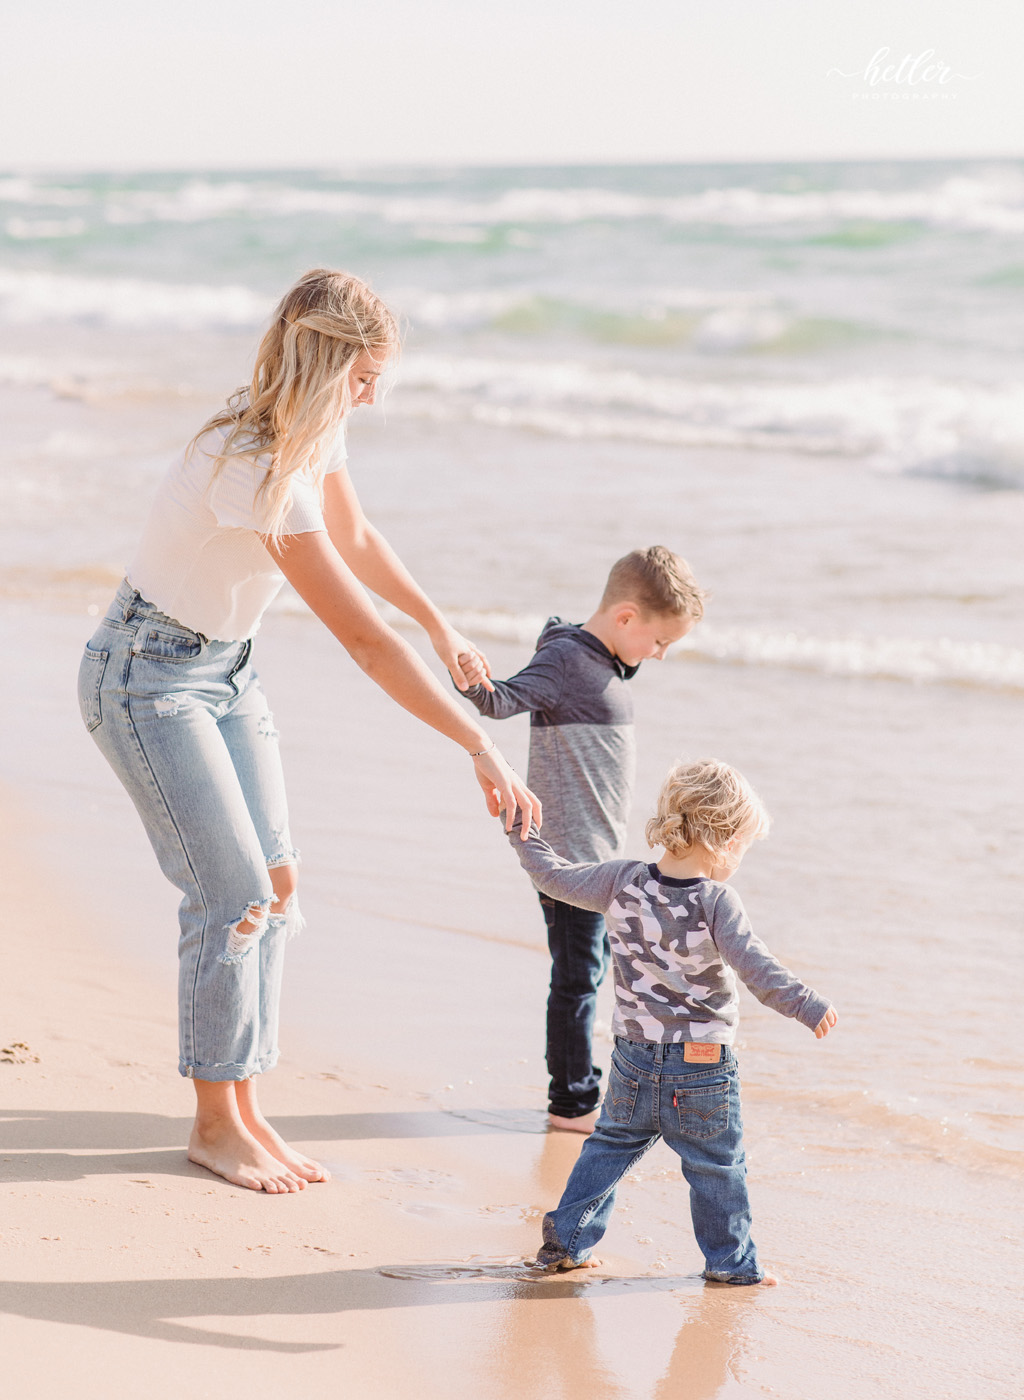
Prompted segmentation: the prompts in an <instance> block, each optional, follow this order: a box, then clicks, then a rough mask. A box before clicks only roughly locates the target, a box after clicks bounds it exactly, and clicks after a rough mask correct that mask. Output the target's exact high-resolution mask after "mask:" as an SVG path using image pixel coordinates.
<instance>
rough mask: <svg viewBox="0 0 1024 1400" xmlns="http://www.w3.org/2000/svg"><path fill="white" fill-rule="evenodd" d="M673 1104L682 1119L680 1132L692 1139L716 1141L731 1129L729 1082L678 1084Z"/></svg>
mask: <svg viewBox="0 0 1024 1400" xmlns="http://www.w3.org/2000/svg"><path fill="white" fill-rule="evenodd" d="M672 1102H673V1103H674V1104H675V1108H676V1112H677V1114H678V1116H679V1131H680V1132H681V1133H682V1134H683V1135H684V1136H685V1137H689V1138H712V1137H717V1136H718V1134H719V1133H724V1132H725V1130H726V1129H727V1128H728V1126H729V1081H728V1079H722V1080H718V1081H717V1082H715V1083H711V1084H709V1083H707V1082H705V1083H703V1084H694V1085H693V1086H692V1087H690V1086H687V1085H685V1084H676V1085H674V1086H673V1090H672Z"/></svg>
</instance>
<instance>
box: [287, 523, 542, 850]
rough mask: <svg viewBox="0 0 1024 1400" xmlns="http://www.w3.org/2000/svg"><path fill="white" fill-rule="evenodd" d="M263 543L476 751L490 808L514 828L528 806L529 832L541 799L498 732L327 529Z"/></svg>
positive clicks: (424, 712) (327, 620)
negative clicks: (388, 619)
mask: <svg viewBox="0 0 1024 1400" xmlns="http://www.w3.org/2000/svg"><path fill="white" fill-rule="evenodd" d="M263 543H264V544H265V545H266V547H267V550H268V551H269V553H270V554H271V556H272V557H273V559H274V560H275V561H276V562H277V565H278V567H279V568H280V570H281V572H282V573H283V574H284V576H285V578H286V579H287V580H288V582H289V583H290V584H291V585H292V587H293V588H294V589H295V591H296V593H298V594H299V596H300V597H301V598H302V599H304V601H305V602H306V603H308V604H309V606H310V607H311V608H312V609H313V611H314V612H315V613H316V615H317V617H319V618H320V620H321V622H323V623H324V624H325V625H326V626H327V627H328V628H329V629H330V630H331V631H332V632H333V633H334V635H335V636H336V637H337V639H338V641H339V642H340V643H341V644H342V646H343V647H344V648H345V650H346V651H347V652H348V654H349V655H350V656H351V657H352V659H353V661H355V662H356V664H357V665H358V666H359V667H361V668H362V670H363V671H365V672H366V674H367V675H368V676H369V677H370V679H371V680H372V681H375V682H376V683H377V685H379V686H380V687H381V688H382V689H383V690H386V691H387V693H388V694H389V695H390V696H391V698H392V699H393V700H396V701H397V702H398V704H399V705H401V706H402V708H403V709H406V710H408V711H409V713H410V714H412V715H415V716H416V718H417V719H421V720H423V722H424V724H429V725H430V727H431V728H432V729H436V730H437V731H438V733H439V734H444V735H445V737H446V738H448V739H451V740H453V742H454V743H456V744H459V745H460V746H461V747H462V748H464V749H465V750H466V752H467V753H468V754H473V755H475V754H478V752H479V750H481V749H487V750H488V752H487V753H485V754H482V755H481V756H479V757H474V759H473V766H474V768H475V770H476V777H477V782H478V783H479V784H480V786H481V787H482V788H483V790H484V795H485V797H486V799H487V810H488V811H489V812H490V813H491V815H492V816H497V814H498V812H499V811H500V810H501V808H502V807H504V808H505V827H506V830H510V829H511V826H512V823H513V821H514V820H515V815H516V809H517V808H519V809H521V810H522V813H523V833H524V835H523V839H524V840H525V839H526V836H527V834H528V833H529V830H530V817H531V815H532V818H533V821H534V823H535V824H536V825H537V826H539V825H540V821H541V805H540V802H539V801H538V799H537V798H536V797H534V795H533V793H532V792H531V791H530V789H529V788H528V787H527V786H526V784H525V783H524V782H523V781H522V780H521V779H520V778H519V777H518V775H517V774H516V773H515V772H513V770H512V769H511V768H510V767H509V765H508V764H507V763H506V761H505V759H504V758H503V757H502V756H501V754H500V753H499V752H498V750H497V749H496V748H493V747H491V739H490V738H489V737H488V735H487V734H485V732H484V731H483V730H482V729H481V728H480V726H479V724H477V723H476V722H475V720H473V719H472V718H471V716H469V715H468V714H466V712H465V711H464V710H463V709H462V708H461V707H460V706H459V705H456V703H455V701H454V700H452V699H451V698H450V697H449V695H448V694H447V693H446V692H445V691H444V690H442V688H441V686H440V685H439V684H438V683H437V681H436V680H435V679H434V677H433V676H432V675H431V673H430V671H429V670H428V669H427V667H426V666H425V665H424V664H423V662H422V661H421V660H420V658H419V657H418V656H417V655H416V653H415V652H414V651H413V649H412V647H411V646H409V644H408V643H407V642H405V641H403V639H402V638H401V637H399V636H398V635H397V633H395V632H393V631H392V630H391V628H390V627H388V626H387V625H386V624H385V623H384V622H382V621H381V619H380V618H379V617H378V615H377V613H376V610H375V609H374V607H373V604H372V603H371V602H370V600H369V598H368V597H367V596H366V594H365V593H364V592H363V590H362V589H361V588H360V587H359V584H358V583H357V582H356V580H355V578H354V577H353V574H352V570H351V569H349V567H348V565H347V564H346V563H345V561H344V559H342V557H341V555H340V554H339V553H338V551H337V549H335V547H334V545H333V543H332V542H331V540H330V538H329V537H328V536H327V535H326V534H325V533H324V532H323V531H314V532H311V533H309V534H302V535H285V536H280V537H277V538H275V537H272V536H264V538H263Z"/></svg>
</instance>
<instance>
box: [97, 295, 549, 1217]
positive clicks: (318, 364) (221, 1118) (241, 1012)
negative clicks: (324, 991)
mask: <svg viewBox="0 0 1024 1400" xmlns="http://www.w3.org/2000/svg"><path fill="white" fill-rule="evenodd" d="M398 340H399V336H398V329H397V326H396V323H395V320H394V317H393V316H392V315H391V313H390V312H389V311H388V309H387V307H386V306H384V304H383V302H381V301H380V299H379V298H378V297H376V296H375V295H374V294H373V292H371V291H370V289H369V288H368V287H367V286H365V284H363V283H362V282H360V281H358V280H357V279H356V278H354V277H350V276H348V275H347V274H345V273H341V272H331V271H324V270H316V271H313V272H309V273H307V274H306V275H305V276H304V277H302V278H300V279H299V281H298V282H297V283H296V284H295V286H294V287H292V288H291V290H290V291H289V292H287V293H286V295H285V296H284V298H283V299H282V301H281V303H280V305H279V306H278V308H277V310H276V311H275V313H274V318H273V322H272V324H271V327H270V329H269V330H268V331H267V333H266V335H265V336H264V337H263V340H262V342H261V343H260V347H259V351H258V353H257V357H256V366H255V369H254V371H253V376H252V382H251V384H250V385H249V387H248V389H245V390H240V391H239V392H238V393H237V394H234V395H233V396H232V397H231V398H230V399H229V400H228V403H227V406H226V407H225V408H224V409H222V410H221V411H220V412H219V413H216V414H214V416H213V417H212V418H211V419H210V420H209V422H208V423H207V424H206V425H205V427H204V428H203V429H201V430H200V432H199V433H198V434H197V436H196V437H195V438H194V439H193V441H192V443H190V444H189V447H188V448H187V449H186V451H185V453H184V455H183V457H182V458H181V459H180V460H179V461H178V462H177V463H176V464H175V465H174V466H173V467H172V468H171V470H170V472H169V473H168V475H167V477H166V478H165V480H164V482H163V484H162V486H161V488H160V490H159V492H158V494H157V498H156V501H155V502H154V505H153V509H152V512H151V514H150V518H149V522H148V524H147V526H146V529H145V531H144V534H143V537H142V542H141V545H140V548H139V552H138V554H137V555H136V558H135V560H134V561H133V563H132V565H131V566H130V568H129V571H128V577H127V578H126V580H125V581H124V583H122V585H121V587H120V588H119V590H118V592H117V595H116V597H115V599H114V602H113V603H112V605H111V607H110V610H109V611H108V613H107V616H106V618H105V619H104V621H103V622H102V623H101V624H100V627H99V629H98V630H97V632H96V634H95V635H94V636H93V638H92V639H91V641H90V643H89V645H88V646H87V647H86V651H85V656H84V658H83V661H82V668H81V674H80V682H79V689H80V699H81V705H82V714H83V718H84V719H85V722H86V725H87V727H88V728H89V730H90V731H91V732H92V735H93V738H94V739H95V740H96V742H97V743H98V745H99V747H100V749H101V751H102V752H103V754H104V755H105V757H106V758H107V759H108V761H109V762H110V764H111V765H112V767H113V769H114V771H115V773H116V774H117V776H118V778H119V779H120V780H121V782H122V783H123V784H124V786H125V788H126V789H127V791H128V793H129V795H130V796H131V798H132V800H133V801H134V803H135V805H136V807H137V809H138V811H139V814H140V816H141V817H142V820H143V822H144V823H145V826H146V830H147V833H148V835H149V838H150V841H151V842H152V844H153V847H154V850H155V851H156V854H157V857H158V859H159V861H160V865H161V868H162V869H163V871H164V874H165V875H166V876H167V878H168V879H169V880H170V881H171V882H172V883H173V884H175V885H176V886H177V887H178V888H179V889H180V890H181V892H182V896H183V898H182V901H181V905H180V909H179V917H180V924H181V937H180V942H179V959H180V962H179V968H180V973H179V1011H180V1020H179V1030H180V1065H179V1068H180V1071H181V1073H182V1074H183V1075H185V1076H186V1077H188V1078H190V1079H191V1080H192V1082H193V1084H194V1087H195V1091H196V1118H195V1124H194V1126H193V1129H192V1134H191V1138H190V1141H189V1158H190V1160H191V1161H193V1162H197V1163H199V1164H200V1165H201V1166H204V1167H208V1168H209V1169H210V1170H211V1171H213V1172H216V1173H217V1174H218V1175H220V1176H223V1177H225V1178H226V1179H227V1180H228V1181H230V1182H233V1183H234V1184H235V1185H237V1186H247V1187H250V1188H251V1189H253V1190H256V1191H259V1190H263V1191H267V1192H270V1193H277V1192H289V1191H297V1190H301V1189H303V1188H304V1187H305V1185H306V1183H307V1182H309V1181H322V1180H325V1179H326V1173H325V1172H324V1171H323V1169H322V1168H321V1167H320V1166H319V1164H318V1163H316V1162H313V1161H311V1160H310V1159H309V1158H307V1157H304V1156H303V1155H302V1154H301V1153H298V1152H296V1151H294V1150H293V1149H292V1148H291V1147H289V1146H288V1145H287V1144H286V1143H285V1142H284V1141H283V1140H282V1139H281V1138H280V1137H279V1136H278V1134H277V1133H276V1132H275V1131H274V1130H273V1128H272V1127H271V1126H270V1124H269V1123H268V1122H267V1121H266V1119H265V1118H264V1117H263V1115H262V1114H261V1112H260V1109H259V1105H258V1103H257V1098H256V1083H255V1076H256V1075H257V1074H260V1073H262V1072H264V1071H266V1070H268V1069H271V1068H272V1067H273V1065H274V1064H275V1062H276V1059H277V1044H276V1036H277V1014H278V1002H279V998H280V988H281V971H282V961H283V954H284V943H285V939H286V938H287V936H288V935H289V934H294V933H296V932H297V931H298V929H299V927H300V926H301V920H300V915H299V912H298V905H297V903H296V897H295V892H296V887H297V883H298V881H297V872H296V853H295V851H294V849H293V848H292V845H291V838H290V836H289V833H288V815H287V808H286V803H285V794H284V784H283V778H282V773H281V765H280V758H279V754H278V746H277V735H276V732H275V730H274V726H273V721H272V718H271V715H270V711H269V710H268V708H267V702H266V699H265V697H264V695H263V691H262V690H261V688H260V683H259V680H258V678H257V676H256V673H255V671H254V670H253V669H252V665H251V662H250V653H251V650H252V638H253V636H254V634H255V632H256V630H257V628H258V626H259V622H260V618H261V616H262V614H263V612H264V610H265V609H266V607H267V605H268V604H269V603H270V602H271V600H272V599H273V597H274V596H275V594H276V593H277V591H278V589H279V588H280V587H281V584H282V583H283V581H284V579H285V578H287V579H288V580H289V582H290V583H291V584H292V585H293V586H294V587H295V589H296V591H297V592H298V593H299V594H300V595H301V596H302V597H303V598H304V599H305V601H306V602H307V603H308V604H309V606H310V607H311V608H312V609H313V611H314V612H315V613H316V614H317V615H318V616H319V617H320V618H321V620H322V621H323V622H324V623H326V625H327V626H328V627H329V628H330V630H331V631H332V632H333V633H334V635H335V636H336V637H337V638H338V640H339V641H340V642H341V644H342V646H344V647H345V649H346V650H347V651H348V652H349V654H350V655H351V656H352V657H353V658H354V660H355V661H356V662H357V663H358V664H359V665H360V666H361V667H362V669H363V670H364V671H365V672H366V673H367V675H369V676H370V677H371V678H372V679H373V680H374V681H376V683H377V684H378V685H380V686H381V687H382V688H383V689H384V690H385V691H387V693H388V694H389V695H390V696H391V697H392V698H393V699H395V700H397V701H398V703H399V704H400V705H402V706H404V708H405V709H407V710H409V711H410V713H412V714H414V715H415V716H416V717H417V718H418V719H421V720H423V721H424V722H425V723H426V724H429V725H430V726H431V727H432V728H434V729H436V730H438V731H439V732H440V733H442V734H444V735H446V736H447V737H448V738H450V739H452V740H453V741H454V742H455V743H457V744H459V745H461V747H462V748H463V749H465V750H466V752H467V753H468V754H469V755H470V757H471V758H472V761H473V763H474V766H475V769H476V777H477V780H478V781H479V783H480V785H481V787H482V788H483V790H484V793H485V795H486V800H487V806H488V809H489V811H490V812H491V813H492V814H496V813H497V812H498V811H499V810H500V808H501V807H504V808H505V812H506V822H507V824H509V826H510V825H511V823H512V820H513V818H514V816H515V812H516V809H517V807H518V806H521V807H522V810H523V816H524V827H523V829H524V832H525V831H528V830H529V825H530V818H531V816H532V818H533V819H534V821H536V822H539V820H540V804H539V803H538V802H537V801H536V799H535V798H534V797H533V795H532V794H531V793H530V792H529V790H528V789H527V788H526V787H524V785H523V784H522V782H521V781H520V780H519V779H518V778H517V777H516V775H515V774H514V773H513V772H512V770H511V769H510V768H509V766H508V764H507V763H506V762H505V760H504V759H503V758H502V757H501V755H500V754H499V753H498V751H497V749H496V748H495V746H494V744H493V742H492V741H491V740H490V739H488V737H487V735H486V734H485V733H484V731H483V730H482V729H481V728H480V726H479V725H478V724H477V723H476V722H475V721H474V720H472V719H471V718H469V716H468V715H466V714H465V713H463V711H462V710H461V709H460V708H459V707H458V706H457V705H456V703H455V702H454V700H452V699H451V698H450V697H449V695H448V694H447V693H446V692H445V690H444V689H443V688H442V687H441V686H440V685H439V684H438V682H437V681H436V680H435V679H434V677H433V676H432V675H431V673H430V672H429V670H428V669H427V667H426V666H425V665H424V664H423V663H422V661H421V660H420V659H419V657H418V656H417V655H416V653H415V652H414V651H413V650H412V648H411V647H409V646H408V645H407V644H406V643H405V642H404V641H403V640H402V639H401V638H400V637H398V636H397V635H396V634H395V633H394V632H393V631H391V629H390V628H388V627H386V626H385V625H384V624H383V622H381V620H380V618H379V617H378V615H377V613H376V611H375V610H374V608H373V606H372V605H371V603H370V601H369V599H368V598H367V596H366V594H365V592H364V591H363V590H362V588H360V586H359V583H363V584H366V585H367V587H369V588H372V589H373V590H374V592H375V593H377V594H379V595H380V596H381V597H383V598H385V599H386V600H387V601H388V602H390V603H392V604H394V606H396V607H397V608H400V609H401V610H402V611H403V612H405V613H407V614H408V615H409V616H410V617H412V618H414V619H415V620H416V621H417V622H419V623H420V624H421V625H422V626H423V627H424V628H425V629H426V631H427V633H428V635H429V636H430V639H431V641H432V642H433V645H434V649H435V651H436V652H437V654H438V656H439V657H440V658H441V660H442V661H443V662H444V664H445V666H447V668H448V670H449V671H450V673H451V675H452V678H453V680H454V681H455V684H456V685H457V686H458V687H459V689H460V690H464V689H466V687H467V686H468V685H472V684H477V683H480V682H482V683H483V684H485V685H489V684H490V682H489V681H488V679H487V677H488V675H489V668H488V665H487V661H486V658H485V657H484V656H482V655H481V654H480V653H479V652H478V651H476V649H475V648H474V647H473V646H472V645H471V644H470V643H469V642H467V641H466V639H465V638H464V637H461V636H460V635H459V634H458V633H457V632H456V631H455V630H454V629H453V628H452V627H450V626H449V625H448V623H447V622H446V621H445V620H444V618H443V617H442V616H441V614H440V613H439V612H438V610H437V608H435V607H434V605H433V604H432V603H431V602H430V600H429V599H428V598H427V597H426V595H425V594H424V593H423V591H422V590H421V589H420V588H419V587H418V586H417V584H416V583H415V582H414V580H413V579H412V577H411V576H410V575H409V573H408V572H407V571H406V569H405V568H404V567H403V565H402V563H401V561H400V560H399V559H398V558H397V556H396V555H395V554H394V553H393V552H392V551H391V549H390V548H389V547H388V545H387V543H386V541H385V540H384V539H383V538H382V537H381V536H380V535H379V534H378V533H377V531H376V530H375V529H374V528H373V527H372V526H371V525H370V524H369V523H368V522H367V520H366V518H365V517H364V515H363V513H362V510H361V509H360V506H359V502H358V500H357V498H356V495H355V492H354V490H353V488H352V485H351V482H350V481H349V478H348V475H347V473H346V470H345V447H344V437H343V425H344V420H345V418H346V415H347V414H348V413H349V411H350V410H351V409H352V408H353V407H355V406H356V405H357V404H372V403H373V400H374V394H375V392H376V386H377V382H378V379H379V377H380V375H381V373H382V371H383V370H384V368H385V366H386V365H387V363H388V361H389V360H390V359H391V358H392V357H393V356H394V354H395V352H396V350H397V348H398ZM357 580H358V582H357ZM460 653H461V654H462V655H461V658H460ZM460 660H461V665H460Z"/></svg>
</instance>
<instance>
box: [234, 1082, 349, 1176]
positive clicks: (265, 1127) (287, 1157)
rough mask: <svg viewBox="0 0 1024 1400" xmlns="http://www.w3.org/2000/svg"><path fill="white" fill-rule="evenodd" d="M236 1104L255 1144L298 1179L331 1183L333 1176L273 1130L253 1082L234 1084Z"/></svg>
mask: <svg viewBox="0 0 1024 1400" xmlns="http://www.w3.org/2000/svg"><path fill="white" fill-rule="evenodd" d="M235 1101H236V1103H237V1104H238V1112H239V1114H240V1115H241V1119H242V1122H243V1123H244V1124H245V1127H246V1128H247V1129H248V1131H249V1132H250V1133H251V1134H252V1136H253V1137H254V1138H255V1139H256V1141H257V1142H258V1143H259V1144H260V1145H261V1146H262V1147H265V1148H266V1150H267V1151H268V1152H269V1153H270V1154H271V1156H272V1157H276V1158H277V1160H278V1161H279V1162H280V1163H281V1164H282V1165H283V1166H285V1167H287V1169H288V1170H289V1171H290V1172H293V1173H294V1175H295V1176H298V1177H301V1178H302V1180H303V1181H304V1182H306V1181H329V1180H330V1178H331V1174H330V1172H329V1171H327V1170H326V1169H325V1168H324V1167H322V1166H321V1165H320V1163H319V1162H315V1161H314V1160H313V1158H312V1157H304V1156H303V1154H302V1153H301V1152H296V1151H295V1148H294V1147H289V1146H288V1144H287V1143H286V1142H285V1140H284V1138H283V1137H282V1136H281V1135H280V1133H278V1132H275V1130H274V1129H273V1128H272V1127H271V1126H270V1124H269V1123H268V1122H267V1120H266V1119H265V1118H264V1116H263V1114H262V1113H261V1112H260V1106H259V1104H258V1103H257V1101H256V1086H255V1084H253V1082H252V1080H251V1079H242V1080H239V1081H238V1082H237V1083H236V1084H235Z"/></svg>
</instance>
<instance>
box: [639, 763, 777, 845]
mask: <svg viewBox="0 0 1024 1400" xmlns="http://www.w3.org/2000/svg"><path fill="white" fill-rule="evenodd" d="M768 826H769V817H768V813H767V812H766V811H765V809H764V804H763V803H762V802H761V799H760V798H759V797H758V795H757V793H756V792H755V791H754V789H753V788H752V787H751V786H750V784H749V783H748V782H747V780H746V778H744V776H743V774H742V773H737V772H736V769H735V768H730V767H729V765H728V764H727V763H719V762H718V760H717V759H714V758H699V759H697V760H696V762H694V763H677V764H676V765H675V767H674V768H672V769H671V771H670V772H669V775H668V777H667V778H666V779H665V781H664V783H663V784H662V787H661V792H660V793H659V794H658V809H657V811H656V812H655V814H654V816H653V817H652V818H651V820H650V821H649V822H648V823H647V827H646V830H645V835H646V837H647V844H648V845H649V846H663V847H664V848H665V850H666V851H667V852H668V854H669V855H670V856H681V855H683V854H685V853H686V852H687V851H689V850H692V848H693V847H694V846H699V847H701V848H702V849H703V850H705V851H707V853H708V855H710V856H711V857H712V858H713V859H714V860H715V862H716V864H717V863H718V857H719V856H721V854H722V853H723V852H724V850H725V848H726V846H727V845H728V844H729V842H730V841H731V840H732V839H733V837H734V836H741V835H746V834H749V835H751V836H753V837H754V838H755V839H756V838H760V837H762V836H767V834H768Z"/></svg>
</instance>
